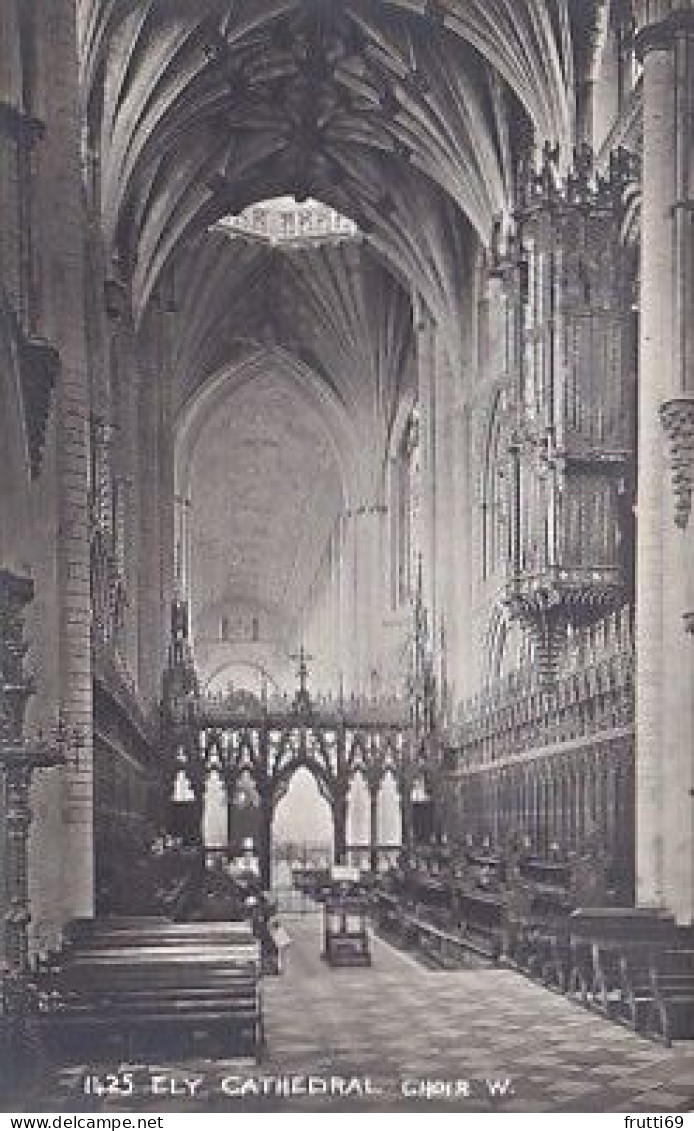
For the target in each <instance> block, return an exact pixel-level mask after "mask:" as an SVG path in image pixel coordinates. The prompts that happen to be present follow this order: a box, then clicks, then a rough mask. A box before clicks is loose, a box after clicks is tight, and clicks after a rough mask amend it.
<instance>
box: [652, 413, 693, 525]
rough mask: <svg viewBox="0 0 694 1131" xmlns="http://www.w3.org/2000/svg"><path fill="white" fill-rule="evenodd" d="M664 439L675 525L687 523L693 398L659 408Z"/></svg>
mask: <svg viewBox="0 0 694 1131" xmlns="http://www.w3.org/2000/svg"><path fill="white" fill-rule="evenodd" d="M660 420H661V423H662V425H663V429H664V431H665V435H666V437H667V441H668V446H669V455H670V466H671V469H672V486H673V491H674V496H675V525H676V526H678V527H679V528H680V529H681V530H684V529H685V528H686V526H687V523H688V522H689V516H690V513H691V509H692V490H693V489H694V396H682V397H675V398H673V399H672V400H670V401H665V402H664V403H663V404H662V405H661V406H660Z"/></svg>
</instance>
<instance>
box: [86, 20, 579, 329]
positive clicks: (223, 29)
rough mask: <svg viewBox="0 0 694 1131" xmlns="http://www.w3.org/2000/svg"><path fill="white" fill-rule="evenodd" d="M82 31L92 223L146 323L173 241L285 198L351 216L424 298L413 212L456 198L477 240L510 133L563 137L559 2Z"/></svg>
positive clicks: (505, 185)
mask: <svg viewBox="0 0 694 1131" xmlns="http://www.w3.org/2000/svg"><path fill="white" fill-rule="evenodd" d="M80 16H81V19H80V26H81V34H82V45H83V50H82V60H83V64H82V67H83V92H84V98H85V110H86V112H87V118H88V120H90V121H91V122H92V123H94V126H93V129H94V132H95V133H96V131H97V130H98V136H92V138H91V140H90V144H91V146H92V147H93V149H95V150H97V151H98V153H99V161H100V179H99V185H98V189H97V191H98V192H99V195H100V204H101V212H102V216H103V219H104V226H105V230H106V234H107V237H108V238H109V240H110V241H111V242H112V243H113V244H114V246H115V247H117V249H118V251H119V253H120V254H121V256H122V258H123V259H124V260H125V261H126V262H127V266H128V267H129V269H130V270H131V271H132V272H133V277H134V284H135V286H134V292H135V293H134V299H135V305H136V310H137V311H138V312H139V313H141V312H142V310H143V308H144V305H145V303H146V301H147V298H148V296H149V295H150V294H151V291H152V288H153V287H154V286H155V285H156V283H157V280H158V279H159V277H160V274H161V272H162V270H163V269H164V267H165V265H166V264H167V262H169V261H170V260H171V258H172V257H173V256H174V255H175V252H176V249H177V248H179V247H180V246H181V244H182V243H183V242H185V241H186V240H188V239H189V238H190V237H191V236H193V235H195V234H196V233H199V232H201V231H205V230H206V229H207V227H208V226H209V224H210V223H211V222H213V221H214V220H215V219H217V218H219V216H221V215H223V214H224V213H228V212H236V211H238V210H240V209H241V208H243V207H244V206H245V205H247V204H248V203H249V202H251V201H254V200H258V199H263V198H267V197H269V196H273V195H279V194H282V193H286V192H288V191H292V192H296V193H297V194H299V195H308V194H311V195H313V196H316V197H319V198H320V199H324V200H327V201H328V202H329V203H331V204H333V205H334V206H335V207H336V208H338V209H339V210H340V211H342V212H344V213H345V214H347V215H350V216H352V217H354V219H356V220H357V222H358V223H359V224H360V226H361V227H362V229H363V230H364V231H365V232H366V233H367V234H368V235H369V237H373V241H374V243H375V245H376V246H378V247H379V248H380V249H381V250H382V252H383V254H384V255H386V256H387V257H388V259H389V260H390V261H391V262H392V263H393V264H394V265H395V266H396V267H397V268H399V269H401V270H402V269H403V267H405V268H406V269H408V274H410V273H411V279H412V281H414V282H416V283H417V285H418V286H420V287H421V288H422V289H423V290H424V289H426V287H427V284H428V283H430V280H429V279H428V278H427V275H428V272H427V270H426V269H425V262H426V260H427V259H428V258H431V257H432V255H431V253H432V250H433V248H432V239H431V233H428V232H422V231H420V230H419V221H420V220H421V218H422V215H423V212H422V204H425V205H427V206H428V207H427V209H426V211H427V213H428V214H431V213H432V212H436V211H437V210H438V207H440V206H441V205H442V203H443V201H444V200H448V201H449V202H452V203H453V204H454V205H455V206H456V208H458V209H460V210H461V211H462V212H463V213H464V214H465V215H466V216H467V217H468V218H469V220H470V222H471V224H472V226H473V228H474V229H475V230H476V231H477V233H478V235H479V236H480V238H481V239H482V241H483V242H487V241H488V240H489V237H490V233H491V227H492V221H493V218H494V216H495V215H497V214H503V213H504V212H505V211H506V209H507V208H508V205H509V199H510V193H511V141H510V137H509V125H510V123H511V122H515V123H516V125H517V124H518V119H519V117H520V115H521V114H523V115H525V116H526V117H527V120H528V122H529V123H532V126H533V127H534V128H535V130H536V132H537V135H538V136H539V137H540V138H552V139H557V140H559V141H562V142H566V141H567V140H568V138H569V136H570V128H571V120H570V119H571V112H570V106H571V98H570V94H569V91H570V88H571V83H572V73H573V61H572V51H571V37H570V18H569V2H568V0H552V3H550V4H548V3H546V2H545V0H522V2H520V3H519V2H518V0H495V2H490V0H466V2H465V3H463V2H461V0H457V2H456V0H445V2H444V0H421V2H419V3H418V2H416V0H389V2H384V0H341V2H335V0H236V2H234V3H230V2H229V0H225V2H220V0H200V2H198V3H196V4H194V5H192V4H190V3H188V2H187V0H149V2H147V3H142V2H139V3H137V4H135V3H133V2H132V0H82V3H81V5H80ZM521 107H522V111H521ZM516 132H517V131H516ZM422 182H423V183H422ZM395 186H397V192H394V191H393V189H394V187H395ZM432 205H433V208H432ZM439 253H440V248H439ZM433 258H434V259H436V255H434V256H433ZM411 268H413V269H414V270H412V271H411V272H410V269H411ZM432 297H433V296H432Z"/></svg>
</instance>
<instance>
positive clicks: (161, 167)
mask: <svg viewBox="0 0 694 1131" xmlns="http://www.w3.org/2000/svg"><path fill="white" fill-rule="evenodd" d="M581 5H582V7H583V9H585V7H586V4H585V3H584V2H583V0H580V2H579V0H194V2H193V0H78V5H77V9H78V26H79V34H80V47H81V90H82V99H83V107H82V109H83V115H84V121H85V124H86V129H85V132H84V139H85V159H86V160H88V163H89V165H90V167H91V168H92V169H95V168H96V169H97V170H98V174H97V175H96V176H93V177H92V178H91V181H90V184H91V192H92V194H93V199H92V205H93V207H94V208H95V210H96V211H97V212H98V213H99V214H100V216H101V222H102V229H103V234H104V238H105V242H106V248H107V254H108V255H109V257H111V258H112V260H113V261H114V263H116V265H117V267H116V269H117V271H118V272H119V273H120V275H121V276H122V277H124V278H125V279H126V280H127V282H128V283H129V285H130V289H131V294H132V303H133V314H134V317H135V322H136V325H138V326H146V322H147V317H148V309H149V305H150V302H151V299H152V297H153V296H154V295H156V294H157V292H158V291H161V290H162V288H168V289H169V291H171V290H173V289H175V292H176V301H177V306H178V311H179V313H178V318H177V320H176V329H175V333H174V357H173V366H172V380H173V385H174V387H173V402H174V405H175V408H176V411H177V413H178V420H179V429H178V466H177V475H178V480H179V489H183V490H188V489H189V488H190V489H193V488H194V493H195V494H196V496H197V497H198V499H199V500H200V502H199V504H198V507H199V510H198V512H197V513H198V517H197V518H196V520H195V522H196V526H195V532H196V538H197V540H198V543H199V553H198V558H197V561H198V574H199V580H200V581H201V584H200V585H199V586H198V591H199V592H202V593H204V595H205V598H204V600H205V604H206V607H207V608H208V610H209V609H212V608H216V607H217V605H218V604H219V602H220V601H223V600H224V599H226V597H227V596H228V595H229V594H230V593H231V592H236V593H242V592H243V593H246V594H247V595H248V599H249V601H250V600H253V601H257V602H260V603H263V602H265V603H266V604H267V605H268V606H269V607H270V606H272V607H274V606H280V605H282V604H283V603H284V606H285V607H284V613H286V614H288V613H289V606H293V607H294V611H296V603H297V602H299V601H300V598H301V594H300V592H299V591H298V590H297V588H296V583H295V580H292V577H294V579H295V578H296V576H299V577H302V578H303V579H304V581H305V584H307V585H308V584H310V581H311V577H310V576H308V574H309V573H310V566H311V554H312V552H313V549H314V547H315V545H316V540H317V539H318V540H320V538H322V537H323V536H324V533H325V530H326V529H328V528H329V525H330V515H329V513H328V512H329V511H330V508H331V507H332V508H333V510H334V509H335V508H336V507H339V506H341V505H349V504H350V502H356V503H359V502H361V501H363V500H364V499H366V498H369V497H371V498H373V496H374V494H375V493H376V492H377V488H378V476H379V469H380V466H381V463H382V460H383V457H384V454H385V451H386V448H387V444H388V441H389V437H390V429H391V427H392V422H393V420H394V419H395V417H396V415H397V412H398V407H399V405H400V402H401V400H402V398H403V397H404V396H406V395H409V393H410V390H411V386H412V380H413V362H412V332H411V325H412V302H413V299H414V298H419V297H421V298H423V300H424V301H425V302H426V304H427V305H428V307H429V309H430V310H431V311H432V313H433V314H434V315H435V317H436V318H437V319H438V320H439V322H440V323H441V324H445V325H447V326H449V327H451V329H452V334H453V335H455V333H456V331H457V328H458V325H459V321H460V319H459V311H460V309H461V305H462V304H461V295H462V294H463V292H464V291H465V289H466V288H467V287H469V285H470V281H471V277H472V273H473V271H474V269H475V266H474V265H475V258H476V256H477V255H478V252H479V249H480V248H483V247H486V246H488V245H489V243H490V240H491V237H492V230H493V227H494V223H495V220H496V219H497V218H498V217H504V216H505V215H508V212H509V208H510V203H511V199H512V187H513V186H512V182H513V167H514V160H515V158H516V156H517V154H518V151H519V148H520V149H523V150H525V149H527V148H528V147H529V146H530V143H531V138H532V135H533V131H534V136H535V138H536V139H537V138H540V139H545V138H547V139H552V140H556V141H560V142H561V143H563V144H564V145H566V144H567V142H568V141H569V139H570V138H571V133H572V124H573V123H572V109H571V108H572V105H573V97H572V86H573V82H574V67H575V65H576V58H575V52H574V48H573V46H572V38H571V33H572V20H574V21H575V11H576V9H577V7H581ZM588 6H590V7H592V0H590V3H589V5H588ZM285 194H294V195H295V196H296V198H297V200H303V199H305V198H307V197H309V196H310V197H315V198H317V199H319V200H321V201H324V202H325V203H327V204H329V205H330V206H331V207H333V208H335V209H336V210H338V211H339V212H340V213H342V214H343V215H345V216H348V217H350V218H351V219H353V220H354V221H356V223H357V225H358V227H359V230H360V233H361V236H362V241H363V242H362V245H361V246H360V247H357V246H352V247H341V248H324V249H322V250H320V251H311V252H305V251H299V252H292V253H285V252H277V251H273V250H270V249H268V248H267V247H261V246H259V245H257V244H254V243H248V244H244V243H243V242H242V241H238V240H230V239H229V238H228V236H227V235H226V234H225V233H223V232H220V231H219V230H218V228H217V227H216V224H217V221H219V220H220V218H222V217H224V216H228V215H230V214H237V213H239V212H240V211H241V210H242V209H244V208H245V207H247V206H248V205H250V204H252V203H254V202H257V201H262V200H267V199H268V198H272V197H275V196H281V195H285ZM455 348H456V345H455V342H454V341H452V343H451V351H452V354H453V355H454V354H455ZM280 409H281V411H280ZM285 413H286V415H285ZM299 418H301V419H302V420H303V422H304V423H303V426H302V428H300V427H299V423H298V422H299ZM221 421H225V424H224V426H222V425H221V423H220V422H221ZM302 429H303V430H302ZM302 469H303V471H302ZM213 481H214V482H213ZM205 483H208V484H209V485H210V486H211V487H214V489H213V490H210V491H208V492H207V493H205V491H204V484H205ZM316 484H320V487H319V488H318V489H317V490H315V491H313V490H311V491H309V489H308V488H309V485H311V487H313V486H315V485H316ZM307 492H308V493H307ZM328 500H329V502H328ZM302 516H303V517H302ZM333 517H334V515H333ZM273 539H275V540H277V544H278V546H279V548H280V551H279V553H274V554H273V551H272V546H273ZM292 540H293V548H292V546H290V543H291V542H292ZM292 562H294V563H298V566H297V565H291V564H290V563H292ZM292 570H294V574H292Z"/></svg>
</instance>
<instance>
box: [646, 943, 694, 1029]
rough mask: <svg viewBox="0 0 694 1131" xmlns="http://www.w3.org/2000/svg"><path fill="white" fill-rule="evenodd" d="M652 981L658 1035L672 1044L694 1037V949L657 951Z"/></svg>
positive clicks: (651, 971)
mask: <svg viewBox="0 0 694 1131" xmlns="http://www.w3.org/2000/svg"><path fill="white" fill-rule="evenodd" d="M650 981H651V988H652V991H653V1009H652V1019H653V1027H654V1032H655V1033H656V1035H657V1036H659V1037H661V1039H662V1040H663V1041H664V1043H665V1044H666V1045H668V1046H669V1045H671V1044H672V1042H673V1040H677V1039H679V1040H686V1039H690V1038H692V1037H694V949H692V950H666V951H661V952H659V953H658V954H655V955H654V956H653V959H652V962H651V970H650Z"/></svg>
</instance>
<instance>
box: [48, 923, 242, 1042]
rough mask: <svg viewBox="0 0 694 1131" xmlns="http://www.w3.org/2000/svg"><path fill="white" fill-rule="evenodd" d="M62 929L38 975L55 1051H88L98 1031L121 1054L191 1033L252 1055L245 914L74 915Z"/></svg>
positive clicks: (183, 1038) (185, 1039) (179, 1039)
mask: <svg viewBox="0 0 694 1131" xmlns="http://www.w3.org/2000/svg"><path fill="white" fill-rule="evenodd" d="M67 934H68V938H69V940H70V941H69V942H68V944H67V946H66V947H65V949H64V951H63V952H62V953H61V954H60V956H59V960H58V962H57V963H55V962H54V963H53V964H52V966H51V968H50V969H49V970H46V971H44V972H43V974H42V975H41V976H40V979H39V983H40V984H39V990H40V994H41V1000H42V1003H43V1007H44V1008H43V1020H44V1032H45V1036H46V1040H47V1041H48V1043H49V1044H50V1045H51V1048H52V1052H53V1054H54V1055H60V1054H62V1053H63V1052H65V1051H67V1049H68V1048H70V1049H71V1052H72V1055H74V1054H75V1053H78V1052H79V1051H80V1050H81V1051H82V1052H87V1053H89V1054H91V1052H92V1051H93V1050H92V1049H91V1044H90V1042H91V1041H92V1040H94V1039H95V1038H97V1037H98V1038H99V1039H100V1041H101V1042H102V1043H103V1042H106V1044H107V1045H108V1044H113V1043H114V1042H115V1043H116V1044H117V1045H118V1046H119V1047H120V1046H123V1045H124V1044H125V1046H126V1048H127V1054H128V1055H132V1054H133V1052H135V1051H145V1050H146V1051H152V1052H156V1051H159V1052H160V1053H161V1052H165V1053H169V1052H171V1049H172V1046H176V1048H175V1049H174V1051H176V1049H178V1050H179V1051H180V1048H181V1047H185V1046H186V1044H187V1043H188V1044H189V1043H190V1041H191V1040H192V1039H193V1037H194V1036H195V1034H198V1035H199V1036H201V1037H204V1038H205V1039H206V1040H207V1041H214V1042H215V1048H217V1047H220V1048H221V1050H222V1051H223V1052H224V1053H227V1054H228V1053H229V1052H230V1051H234V1052H237V1053H238V1052H243V1053H244V1054H245V1053H248V1052H254V1053H255V1054H256V1055H259V1053H260V1050H261V1048H262V1038H263V1034H262V1009H261V1001H260V989H259V979H260V962H261V949H260V943H259V942H258V940H257V939H256V938H255V937H254V936H253V932H252V929H251V925H250V924H249V923H242V922H236V923H190V924H181V923H171V922H168V921H166V920H162V919H153V920H150V919H144V920H140V919H137V920H134V919H131V920H120V921H118V922H111V921H98V920H97V921H80V922H78V923H75V924H72V926H71V929H70V930H69V931H68V932H67ZM61 1034H62V1036H61Z"/></svg>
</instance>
